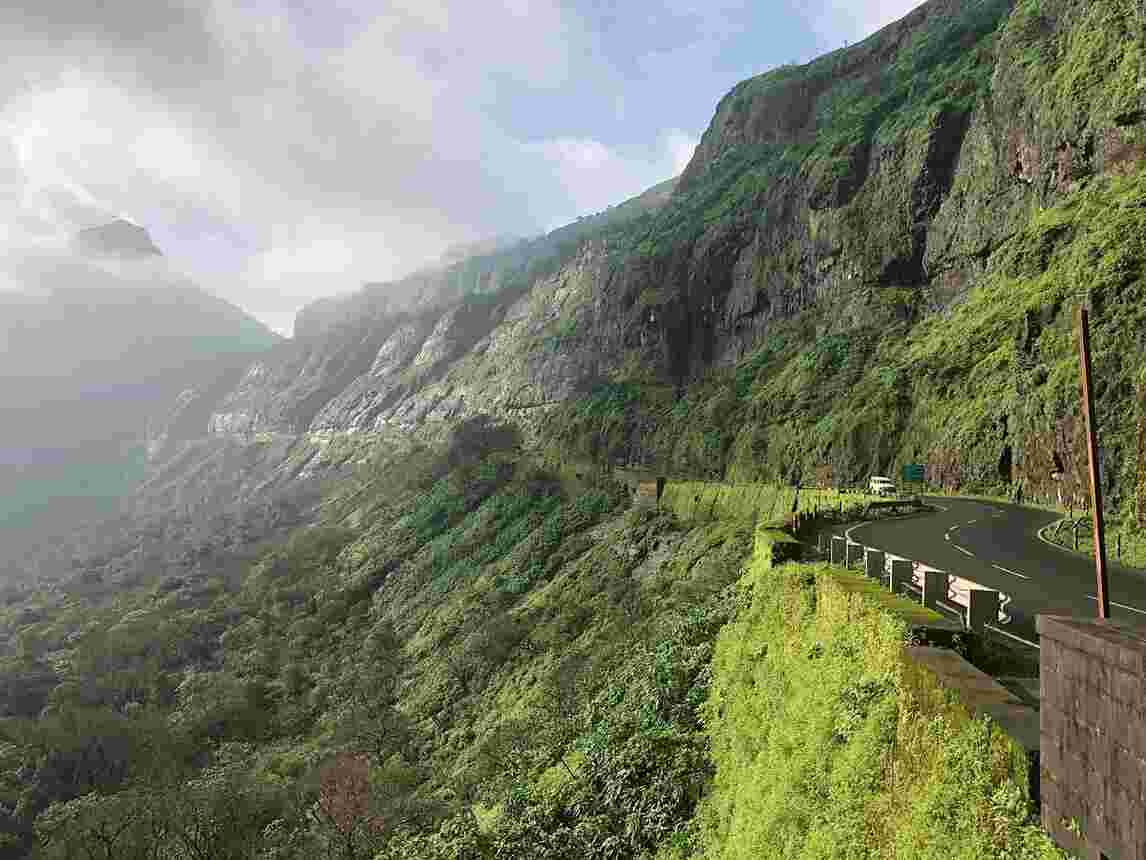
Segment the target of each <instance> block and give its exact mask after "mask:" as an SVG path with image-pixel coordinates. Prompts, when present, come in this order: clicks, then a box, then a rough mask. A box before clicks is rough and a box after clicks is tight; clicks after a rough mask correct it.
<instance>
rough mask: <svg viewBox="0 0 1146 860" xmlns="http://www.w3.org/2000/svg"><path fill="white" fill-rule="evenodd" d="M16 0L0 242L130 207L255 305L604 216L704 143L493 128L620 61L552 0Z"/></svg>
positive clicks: (202, 273) (277, 307) (7, 78)
mask: <svg viewBox="0 0 1146 860" xmlns="http://www.w3.org/2000/svg"><path fill="white" fill-rule="evenodd" d="M16 4H22V5H20V6H19V7H18V6H17V5H15V4H13V3H8V4H0V5H3V8H0V51H3V52H4V56H5V57H6V60H5V64H6V65H5V72H6V74H5V75H4V76H0V143H3V142H4V141H7V142H8V144H9V147H8V149H9V150H10V152H6V151H5V148H4V147H3V146H2V145H0V207H2V209H0V255H6V256H8V257H9V258H12V257H13V255H14V254H16V252H17V250H18V249H19V248H21V247H25V246H27V247H31V246H34V245H35V243H36V242H39V241H46V240H48V239H54V240H59V239H61V238H62V237H63V236H65V235H67V234H69V233H71V232H73V231H74V230H76V229H79V228H82V227H86V226H91V225H92V224H94V223H99V222H100V221H106V220H110V219H111V218H115V217H128V218H131V219H133V220H136V221H138V222H140V223H142V224H144V225H145V226H146V227H148V229H149V230H150V231H151V232H152V235H153V236H154V237H155V238H156V241H158V242H159V243H160V245H161V247H162V248H163V250H164V252H165V253H166V254H168V255H169V256H170V257H171V265H172V268H173V270H175V271H179V272H183V273H186V275H188V276H190V277H193V278H195V279H197V280H199V281H200V282H201V283H203V284H204V285H205V286H207V287H209V288H211V289H213V290H214V291H216V292H218V293H220V294H221V295H225V296H227V297H228V298H231V299H232V300H234V301H237V302H239V303H240V304H242V305H243V306H244V307H247V308H249V309H251V310H253V311H255V312H256V313H258V314H259V315H260V316H262V317H263V318H264V319H270V318H271V317H272V316H273V315H276V314H278V315H280V316H281V315H282V314H286V313H290V312H293V310H294V309H296V308H297V307H298V306H299V305H300V304H302V303H303V302H304V301H305V300H306V299H309V298H313V297H316V296H319V295H324V294H330V293H333V292H342V291H346V290H349V289H353V288H355V287H356V286H357V285H358V284H360V283H361V282H362V281H366V280H383V279H386V278H391V277H395V276H398V275H400V274H402V273H404V272H405V271H408V270H410V269H412V268H415V267H417V266H418V265H421V264H422V263H424V262H426V261H428V260H433V259H436V258H437V256H438V255H439V253H440V252H441V250H442V248H443V247H444V246H446V245H450V244H454V243H458V242H465V241H471V240H474V239H477V238H481V237H483V236H487V235H490V234H492V233H518V234H520V233H526V232H530V231H531V230H534V229H537V227H538V226H540V225H541V224H552V223H554V222H555V221H557V220H559V219H571V218H573V217H576V216H577V215H579V214H585V213H588V212H591V211H595V210H599V209H603V208H605V207H606V206H609V205H611V204H614V203H617V202H619V201H620V200H622V199H624V198H626V197H628V196H631V195H633V194H636V193H639V192H640V191H642V190H643V189H644V188H646V187H648V186H649V185H651V184H653V183H655V182H658V181H660V180H663V179H665V178H668V177H669V176H671V175H674V174H676V173H679V172H680V170H681V169H683V166H684V164H685V163H686V162H687V158H688V156H689V155H690V154H691V150H692V148H693V147H694V146H695V142H696V139H695V136H693V135H691V134H689V133H686V132H682V131H669V132H665V133H664V134H662V135H661V136H660V137H659V138H656V139H655V140H653V141H651V142H645V143H643V144H638V143H629V144H624V145H621V144H616V143H613V142H609V143H606V142H603V140H602V139H600V138H599V137H597V136H596V135H594V134H591V133H586V132H585V131H584V130H583V129H580V128H578V127H576V126H570V127H569V128H562V129H559V130H557V131H555V132H547V133H550V134H551V136H550V138H549V139H548V140H544V141H540V142H538V141H530V142H524V141H523V138H525V137H526V134H527V133H526V132H523V130H522V129H520V128H516V129H510V128H508V127H503V126H502V125H501V124H500V123H501V121H502V119H501V118H502V108H503V105H502V101H503V100H504V99H505V98H507V97H506V96H505V93H507V92H512V93H524V94H525V95H526V96H528V97H530V98H544V99H551V100H556V99H559V98H561V97H562V94H563V93H565V92H566V91H567V89H568V88H569V87H571V86H573V85H574V84H577V85H583V84H584V78H585V76H586V75H590V76H593V75H598V74H599V75H602V76H603V77H602V80H604V79H606V78H608V76H609V74H611V73H610V72H609V70H608V69H604V68H600V65H601V64H598V63H596V62H590V61H588V60H586V58H587V57H589V58H594V57H598V54H597V53H595V52H596V51H597V48H598V46H597V45H596V43H595V41H594V39H595V38H596V37H595V36H593V35H591V34H590V33H589V32H588V31H587V30H586V28H585V26H584V22H583V21H582V19H581V18H579V17H578V16H577V15H576V14H574V13H572V12H571V11H570V10H569V8H568V7H567V6H566V5H565V4H563V3H561V2H559V0H491V2H489V3H474V2H472V0H396V2H394V3H390V4H388V5H387V8H386V10H385V12H384V13H383V14H379V13H378V12H377V10H376V9H375V7H373V5H372V4H368V3H366V2H365V0H328V2H324V3H322V4H320V5H316V6H315V9H316V10H317V11H316V12H315V14H314V15H312V16H308V17H304V16H303V15H302V13H301V12H300V11H299V9H300V7H299V6H298V4H295V3H288V2H287V0H249V2H244V3H243V4H241V5H240V4H235V3H233V2H229V0H185V2H184V0H151V2H148V3H144V4H140V3H138V2H137V0H107V2H105V3H102V4H97V5H94V6H93V5H91V4H79V5H78V6H76V4H75V3H74V0H16ZM690 8H691V7H690ZM686 11H688V10H686ZM689 14H692V13H691V12H689ZM6 34H7V35H6ZM10 34H19V36H20V38H14V37H12V36H11V35H10ZM602 90H603V91H606V92H614V93H615V95H611V96H609V97H608V98H610V99H611V100H612V101H611V102H609V103H610V104H612V105H615V106H616V108H617V110H618V112H621V113H623V112H624V97H623V93H622V92H621V91H620V90H619V89H616V88H614V89H607V88H602ZM559 113H560V111H559V110H555V111H554V114H555V115H558V114H559ZM29 271H30V270H27V269H26V270H24V274H23V276H25V277H27V276H29ZM9 277H11V274H9Z"/></svg>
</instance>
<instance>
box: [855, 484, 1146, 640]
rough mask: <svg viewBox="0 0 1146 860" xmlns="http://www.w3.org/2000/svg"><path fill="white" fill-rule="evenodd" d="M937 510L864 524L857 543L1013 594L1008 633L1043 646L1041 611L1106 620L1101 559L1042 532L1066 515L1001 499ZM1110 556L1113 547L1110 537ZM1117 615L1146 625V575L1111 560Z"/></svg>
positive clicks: (937, 501) (951, 503)
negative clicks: (1098, 571)
mask: <svg viewBox="0 0 1146 860" xmlns="http://www.w3.org/2000/svg"><path fill="white" fill-rule="evenodd" d="M926 501H927V502H928V503H929V504H931V505H934V506H935V507H936V508H939V509H940V510H938V511H937V512H935V513H923V514H916V515H912V516H910V517H904V518H901V519H889V520H882V521H879V522H872V523H863V524H860V525H857V526H852V527H850V528H848V529H847V531H848V533H849V534H850V535H851V538H852V540H854V541H856V542H858V543H861V544H864V545H866V546H874V547H877V548H879V549H882V550H886V551H887V552H890V553H894V554H895V555H900V556H903V557H905V558H910V559H912V560H915V561H920V562H923V563H924V564H928V565H931V566H932V567H936V568H939V569H940V570H945V571H947V572H949V573H952V574H955V575H957V576H961V577H963V578H965V579H969V580H972V581H974V582H975V583H977V584H979V585H982V586H985V587H987V588H993V589H996V590H998V591H1000V592H1004V593H1006V594H1009V595H1010V596H1011V600H1012V602H1011V604H1010V605H1009V606H1008V607H1007V611H1008V612H1009V613H1010V615H1011V616H1012V621H1011V623H1010V624H1009V625H1007V626H1006V628H1005V629H1007V630H1011V631H1012V632H1014V633H1016V634H1018V635H1021V636H1024V637H1025V638H1029V639H1032V640H1036V641H1037V637H1036V635H1035V622H1034V618H1035V615H1037V614H1038V613H1050V614H1062V615H1078V616H1084V617H1097V616H1098V602H1097V600H1096V599H1094V595H1097V594H1098V588H1097V578H1096V576H1095V571H1094V560H1093V559H1092V558H1088V557H1085V556H1082V555H1078V554H1076V553H1073V552H1070V551H1068V550H1065V549H1062V548H1060V547H1056V546H1053V545H1049V544H1047V543H1045V542H1044V541H1042V540H1041V539H1040V538H1039V535H1038V532H1039V529H1041V528H1043V527H1044V526H1047V525H1049V524H1051V523H1053V522H1055V521H1056V520H1057V519H1059V517H1058V516H1057V515H1055V514H1053V513H1048V512H1047V511H1041V510H1036V509H1033V508H1024V507H1019V506H1017V505H1011V504H1005V503H1001V502H982V501H975V500H972V499H958V498H948V497H942V498H939V497H936V498H927V499H926ZM1107 545H1108V547H1107V548H1108V551H1111V555H1112V554H1113V553H1112V550H1113V547H1112V545H1111V543H1110V541H1109V537H1108V540H1107ZM1107 570H1108V581H1109V589H1110V601H1111V607H1110V609H1111V612H1110V614H1111V616H1112V617H1114V618H1118V619H1121V620H1125V621H1128V622H1132V623H1135V624H1141V625H1143V626H1146V572H1143V571H1139V570H1134V569H1131V568H1125V567H1122V566H1120V565H1118V564H1115V563H1113V562H1111V561H1110V560H1109V559H1108V567H1107Z"/></svg>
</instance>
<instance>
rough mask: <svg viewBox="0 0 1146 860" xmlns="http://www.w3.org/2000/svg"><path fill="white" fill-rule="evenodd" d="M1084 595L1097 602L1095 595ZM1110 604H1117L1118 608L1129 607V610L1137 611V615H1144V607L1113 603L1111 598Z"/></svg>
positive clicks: (1145, 610) (1145, 612) (1145, 613)
mask: <svg viewBox="0 0 1146 860" xmlns="http://www.w3.org/2000/svg"><path fill="white" fill-rule="evenodd" d="M1086 596H1087V597H1089V598H1090V599H1091V600H1093V601H1094V602H1095V603H1097V602H1098V597H1097V595H1094V594H1088V595H1086ZM1110 605H1111V606H1117V607H1118V608H1119V609H1129V610H1130V611H1131V612H1137V613H1138V614H1139V615H1146V609H1138V608H1136V607H1134V606H1127V605H1126V604H1125V603H1115V602H1114V601H1113V600H1112V601H1110Z"/></svg>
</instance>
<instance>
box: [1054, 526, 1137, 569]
mask: <svg viewBox="0 0 1146 860" xmlns="http://www.w3.org/2000/svg"><path fill="white" fill-rule="evenodd" d="M1075 522H1077V523H1079V528H1078V544H1077V546H1076V545H1075V541H1074V528H1073V525H1074V523H1075ZM1056 526H1057V527H1058V528H1050V529H1048V530H1047V531H1046V532H1044V534H1045V536H1046V538H1047V539H1048V540H1050V541H1051V542H1053V543H1056V544H1058V545H1059V546H1061V547H1064V548H1066V549H1069V550H1077V551H1078V552H1080V553H1082V554H1083V555H1089V556H1093V555H1094V531H1093V528H1092V527H1091V523H1090V518H1089V517H1082V518H1078V517H1076V518H1075V519H1073V520H1072V519H1069V518H1064V519H1063V520H1061V521H1060V522H1059V523H1056ZM1106 558H1107V559H1108V560H1109V561H1116V562H1118V563H1119V564H1123V565H1126V566H1127V567H1140V568H1143V569H1146V533H1143V532H1142V531H1141V530H1139V529H1137V528H1133V527H1128V526H1127V525H1126V524H1125V523H1123V522H1121V521H1119V520H1114V521H1108V522H1107V523H1106Z"/></svg>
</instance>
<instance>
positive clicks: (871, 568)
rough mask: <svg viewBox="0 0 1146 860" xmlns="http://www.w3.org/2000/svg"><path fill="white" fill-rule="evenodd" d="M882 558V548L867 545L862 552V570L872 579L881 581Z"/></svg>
mask: <svg viewBox="0 0 1146 860" xmlns="http://www.w3.org/2000/svg"><path fill="white" fill-rule="evenodd" d="M884 558H885V556H884V554H883V551H882V550H878V549H872V548H871V547H868V548H867V550H866V551H865V552H864V572H865V573H866V574H867V575H868V576H870V577H871V578H872V579H875V580H878V581H882V580H883V568H884Z"/></svg>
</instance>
